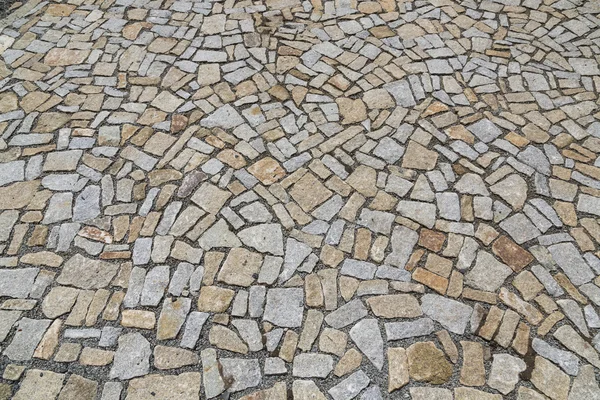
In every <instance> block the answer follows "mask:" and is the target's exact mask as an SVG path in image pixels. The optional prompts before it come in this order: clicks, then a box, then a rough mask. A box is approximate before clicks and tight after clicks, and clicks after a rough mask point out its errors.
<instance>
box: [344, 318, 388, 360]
mask: <svg viewBox="0 0 600 400" xmlns="http://www.w3.org/2000/svg"><path fill="white" fill-rule="evenodd" d="M350 337H351V338H352V340H353V341H354V343H356V346H357V347H358V348H359V349H360V351H362V352H363V353H364V355H366V356H367V358H368V359H369V360H370V361H371V362H372V363H373V365H375V367H376V368H377V369H379V370H381V369H382V368H383V358H384V357H383V338H382V337H381V331H380V330H379V326H378V324H377V320H376V319H363V320H362V321H360V322H358V323H357V324H356V325H354V326H353V327H352V329H350Z"/></svg>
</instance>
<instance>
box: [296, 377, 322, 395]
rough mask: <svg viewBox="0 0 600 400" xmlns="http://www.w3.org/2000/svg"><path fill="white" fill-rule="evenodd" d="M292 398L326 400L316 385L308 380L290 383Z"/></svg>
mask: <svg viewBox="0 0 600 400" xmlns="http://www.w3.org/2000/svg"><path fill="white" fill-rule="evenodd" d="M292 396H294V397H293V398H294V399H298V400H326V399H327V398H326V397H325V395H324V394H323V392H321V390H320V389H319V387H318V386H317V384H316V383H314V382H313V381H310V380H299V379H297V380H295V381H294V382H293V383H292Z"/></svg>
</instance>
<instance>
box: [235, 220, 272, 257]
mask: <svg viewBox="0 0 600 400" xmlns="http://www.w3.org/2000/svg"><path fill="white" fill-rule="evenodd" d="M238 237H239V238H240V239H241V241H242V242H243V243H244V244H245V245H246V246H249V247H252V248H253V249H256V250H257V251H259V252H261V253H271V254H273V255H276V256H282V255H283V234H282V232H281V225H279V224H261V225H256V226H253V227H250V228H246V229H244V230H241V231H240V232H239V233H238Z"/></svg>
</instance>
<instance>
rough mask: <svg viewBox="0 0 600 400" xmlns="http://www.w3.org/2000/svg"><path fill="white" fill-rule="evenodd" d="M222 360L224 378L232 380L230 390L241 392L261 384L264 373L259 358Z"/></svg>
mask: <svg viewBox="0 0 600 400" xmlns="http://www.w3.org/2000/svg"><path fill="white" fill-rule="evenodd" d="M220 362H221V365H222V368H223V378H224V379H225V380H226V381H229V382H231V386H230V387H229V389H228V390H229V391H231V392H239V391H241V390H244V389H247V388H251V387H256V386H258V385H259V384H260V382H261V379H262V375H261V373H260V365H259V363H258V360H257V359H250V360H247V359H242V358H221V360H220Z"/></svg>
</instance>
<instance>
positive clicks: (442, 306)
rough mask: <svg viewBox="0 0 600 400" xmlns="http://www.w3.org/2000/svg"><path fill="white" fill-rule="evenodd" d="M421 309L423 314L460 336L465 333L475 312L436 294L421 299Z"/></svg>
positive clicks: (466, 306) (468, 307) (464, 305)
mask: <svg viewBox="0 0 600 400" xmlns="http://www.w3.org/2000/svg"><path fill="white" fill-rule="evenodd" d="M421 307H422V309H423V314H425V315H427V316H428V317H429V318H431V319H433V320H434V321H437V322H439V323H440V324H442V325H443V326H444V327H445V328H446V329H448V330H449V331H450V332H454V333H456V334H459V335H462V334H463V333H464V331H465V329H466V327H467V323H468V322H469V319H470V318H471V313H472V311H473V309H472V308H471V307H470V306H468V305H466V304H463V303H460V302H458V301H456V300H451V299H446V298H444V297H442V296H439V295H436V294H426V295H424V296H423V297H422V298H421Z"/></svg>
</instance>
